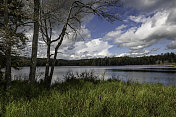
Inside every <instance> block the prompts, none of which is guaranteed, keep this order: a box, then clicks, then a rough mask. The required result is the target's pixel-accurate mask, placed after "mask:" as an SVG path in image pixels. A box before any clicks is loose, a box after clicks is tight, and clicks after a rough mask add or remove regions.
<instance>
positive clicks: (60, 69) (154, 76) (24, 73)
mask: <svg viewBox="0 0 176 117" xmlns="http://www.w3.org/2000/svg"><path fill="white" fill-rule="evenodd" d="M44 71H45V67H37V74H36V78H37V80H40V79H41V78H43V77H44ZM68 72H72V73H74V74H77V73H78V74H79V73H82V72H93V73H94V75H96V76H98V77H99V78H100V79H105V80H107V79H110V78H111V79H118V80H122V81H124V82H127V81H132V82H136V81H137V82H140V83H144V82H145V83H162V84H164V85H176V67H163V66H56V67H55V72H54V75H53V79H52V83H54V82H56V81H57V82H63V81H64V80H65V78H64V76H65V75H66V74H67V73H68ZM28 75H29V67H23V68H21V69H20V70H14V69H12V78H13V79H24V80H27V79H28Z"/></svg>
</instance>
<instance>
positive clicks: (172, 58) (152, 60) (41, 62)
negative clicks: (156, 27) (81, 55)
mask: <svg viewBox="0 0 176 117" xmlns="http://www.w3.org/2000/svg"><path fill="white" fill-rule="evenodd" d="M23 61H25V62H21V63H23V65H24V66H29V65H30V60H29V59H27V58H23ZM52 61H53V59H51V60H50V65H51V63H52ZM45 64H46V59H45V58H38V59H37V65H38V66H45ZM164 64H166V65H170V64H171V65H176V54H174V53H165V54H161V55H155V56H143V57H127V56H125V57H111V58H110V57H105V58H95V59H81V60H62V59H59V60H57V61H56V66H118V65H119V66H120V65H164Z"/></svg>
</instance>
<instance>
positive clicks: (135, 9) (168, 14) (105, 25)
mask: <svg viewBox="0 0 176 117" xmlns="http://www.w3.org/2000/svg"><path fill="white" fill-rule="evenodd" d="M85 1H86V0H85ZM121 1H122V3H123V7H119V8H118V14H119V19H120V20H117V21H115V22H113V23H110V22H108V21H106V20H104V19H100V18H99V17H98V16H92V17H91V16H90V17H89V18H87V19H85V20H87V21H85V22H86V23H83V25H82V26H81V29H80V31H79V32H80V35H82V37H83V38H84V40H83V39H81V36H78V38H77V40H76V41H75V40H72V39H71V37H72V36H73V33H70V36H69V37H70V38H68V37H65V39H64V42H63V44H62V46H61V48H60V49H59V52H60V54H59V55H58V58H60V59H87V58H98V57H106V56H107V57H113V56H115V57H119V56H132V57H136V56H144V55H145V56H148V55H156V54H161V53H166V52H174V53H176V7H175V6H176V0H121ZM28 34H29V35H31V34H32V33H31V32H29V33H28ZM29 45H31V44H29ZM38 50H39V52H38V57H41V58H43V57H46V46H45V45H44V42H42V41H41V40H40V41H39V49H38ZM51 50H52V52H51V53H53V52H54V48H53V49H51Z"/></svg>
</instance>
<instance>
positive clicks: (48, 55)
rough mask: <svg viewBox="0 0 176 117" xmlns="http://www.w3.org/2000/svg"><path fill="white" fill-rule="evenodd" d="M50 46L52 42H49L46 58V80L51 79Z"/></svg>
mask: <svg viewBox="0 0 176 117" xmlns="http://www.w3.org/2000/svg"><path fill="white" fill-rule="evenodd" d="M50 46H51V44H50V43H49V44H47V59H46V67H45V82H46V83H48V81H49V64H50Z"/></svg>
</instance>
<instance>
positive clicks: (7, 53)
mask: <svg viewBox="0 0 176 117" xmlns="http://www.w3.org/2000/svg"><path fill="white" fill-rule="evenodd" d="M4 6H5V8H4V9H5V11H4V25H5V31H6V50H5V57H6V68H5V80H6V82H10V81H11V40H10V36H9V35H10V29H9V15H8V0H4Z"/></svg>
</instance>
